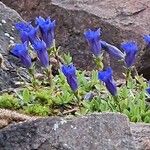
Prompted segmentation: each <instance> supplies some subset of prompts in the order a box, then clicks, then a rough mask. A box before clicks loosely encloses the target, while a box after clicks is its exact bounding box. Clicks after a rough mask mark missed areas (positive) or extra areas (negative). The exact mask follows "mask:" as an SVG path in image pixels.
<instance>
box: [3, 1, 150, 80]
mask: <svg viewBox="0 0 150 150" xmlns="http://www.w3.org/2000/svg"><path fill="white" fill-rule="evenodd" d="M2 1H3V2H4V3H6V4H7V5H9V6H10V7H12V8H14V9H15V10H17V11H18V12H19V13H20V14H21V15H22V17H23V18H24V19H26V20H33V19H34V18H35V17H36V16H38V15H42V16H49V15H50V16H51V17H52V18H53V19H56V20H57V34H56V37H57V44H58V45H61V46H62V49H63V50H64V51H70V52H71V53H72V55H73V58H74V61H75V63H76V65H77V66H78V67H81V68H84V69H92V68H93V65H94V63H93V62H92V56H91V54H90V53H89V48H88V46H87V43H86V41H85V39H84V36H83V32H84V30H85V29H87V28H97V27H101V28H102V31H103V34H102V38H103V39H104V40H106V41H107V42H109V43H111V44H114V45H115V46H117V47H118V48H120V43H121V42H123V41H126V40H135V41H136V42H137V43H138V45H139V49H140V53H139V57H138V60H137V67H138V71H139V72H140V73H143V74H144V75H145V77H147V78H150V77H149V76H150V72H149V71H148V70H150V65H149V64H150V62H149V56H150V52H149V50H148V49H147V48H145V44H144V41H143V38H142V36H143V35H144V34H148V33H149V32H150V31H149V26H150V22H149V20H150V15H149V11H150V7H149V5H150V1H149V0H143V1H140V2H139V1H137V0H120V1H118V0H113V1H112V0H103V1H98V0H76V1H74V0H63V1H62V0H33V1H30V0H21V1H19V0H17V1H13V0H2ZM107 61H108V60H107ZM108 63H109V64H111V65H112V66H113V68H114V70H115V72H116V73H117V76H118V77H120V76H121V70H122V65H120V66H119V65H118V62H117V61H114V60H113V59H110V61H108Z"/></svg>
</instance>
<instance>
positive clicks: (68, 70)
mask: <svg viewBox="0 0 150 150" xmlns="http://www.w3.org/2000/svg"><path fill="white" fill-rule="evenodd" d="M61 70H62V72H63V74H64V75H65V76H66V79H67V82H68V84H69V85H70V87H71V89H72V91H74V92H76V91H77V89H78V83H77V76H76V68H75V66H74V65H73V64H70V65H63V66H62V68H61Z"/></svg>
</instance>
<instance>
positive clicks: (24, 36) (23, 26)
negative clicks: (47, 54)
mask: <svg viewBox="0 0 150 150" xmlns="http://www.w3.org/2000/svg"><path fill="white" fill-rule="evenodd" d="M15 27H16V29H17V30H18V31H19V33H20V38H21V41H22V42H23V43H24V42H26V41H27V42H29V41H30V42H31V44H33V43H34V41H35V40H37V36H36V34H37V29H38V28H34V27H33V26H32V25H31V24H30V23H26V22H19V23H16V25H15Z"/></svg>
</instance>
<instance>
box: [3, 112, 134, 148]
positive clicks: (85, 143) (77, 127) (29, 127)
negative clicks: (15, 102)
mask: <svg viewBox="0 0 150 150" xmlns="http://www.w3.org/2000/svg"><path fill="white" fill-rule="evenodd" d="M0 149H1V150H13V149H14V150H33V149H37V150H135V149H136V148H135V145H134V139H133V137H132V134H131V131H130V127H129V122H128V119H127V117H126V116H124V115H121V114H115V113H102V114H91V115H88V116H83V117H78V118H72V119H66V118H59V117H51V118H45V119H37V120H34V121H27V122H24V123H20V124H16V125H11V126H8V127H6V128H4V129H2V130H0Z"/></svg>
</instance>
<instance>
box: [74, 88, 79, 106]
mask: <svg viewBox="0 0 150 150" xmlns="http://www.w3.org/2000/svg"><path fill="white" fill-rule="evenodd" d="M73 93H74V95H75V97H76V99H77V103H78V107H79V109H80V97H79V93H78V90H77V91H75V92H73Z"/></svg>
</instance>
